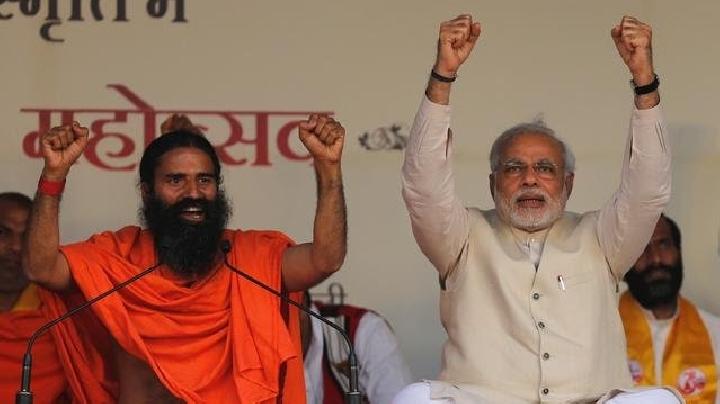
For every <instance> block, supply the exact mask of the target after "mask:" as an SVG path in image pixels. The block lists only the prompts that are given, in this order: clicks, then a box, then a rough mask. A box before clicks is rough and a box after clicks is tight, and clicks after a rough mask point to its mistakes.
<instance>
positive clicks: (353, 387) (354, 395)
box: [221, 240, 361, 404]
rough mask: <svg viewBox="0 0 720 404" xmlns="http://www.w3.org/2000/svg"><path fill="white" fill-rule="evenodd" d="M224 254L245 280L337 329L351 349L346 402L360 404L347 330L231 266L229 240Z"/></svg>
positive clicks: (353, 359)
mask: <svg viewBox="0 0 720 404" xmlns="http://www.w3.org/2000/svg"><path fill="white" fill-rule="evenodd" d="M221 248H222V252H223V255H224V258H225V266H227V267H228V268H230V270H231V271H233V272H235V273H236V274H238V275H240V276H242V277H243V278H245V279H247V280H249V281H250V282H252V283H254V284H255V285H257V286H259V287H261V288H262V289H264V290H266V291H267V292H270V293H272V294H273V295H275V296H277V297H279V298H280V299H281V300H282V301H284V302H285V303H288V304H291V305H293V306H295V307H297V308H298V309H300V310H301V311H303V312H304V313H306V314H307V315H309V316H311V317H313V318H316V319H318V320H320V321H322V322H323V323H324V324H327V325H328V326H330V327H331V328H333V329H335V330H336V331H337V332H339V333H340V335H342V336H343V338H344V339H345V342H346V343H347V344H348V347H349V348H350V353H349V354H348V364H349V365H350V391H348V392H347V393H346V402H347V403H348V404H360V398H361V395H360V389H359V388H358V374H359V366H358V359H357V355H355V348H354V347H353V344H352V342H350V337H349V336H348V335H347V333H346V332H345V330H343V329H342V328H341V327H339V326H338V325H337V324H335V323H333V322H332V321H330V320H328V319H326V318H325V317H323V316H321V315H319V314H317V313H315V312H314V311H312V310H310V309H308V308H306V307H304V306H303V305H301V304H300V303H298V302H296V301H294V300H292V299H290V298H289V297H287V295H284V294H282V293H280V292H278V291H277V290H275V289H273V288H271V287H270V286H268V285H266V284H264V283H263V282H260V281H259V280H257V279H255V278H254V277H252V276H251V275H250V274H247V273H245V272H243V271H240V270H238V269H237V268H235V267H234V266H233V265H231V264H230V262H229V261H228V253H229V252H230V248H231V247H230V241H229V240H223V241H222V245H221Z"/></svg>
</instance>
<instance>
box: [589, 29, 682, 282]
mask: <svg viewBox="0 0 720 404" xmlns="http://www.w3.org/2000/svg"><path fill="white" fill-rule="evenodd" d="M611 36H612V38H613V40H614V41H615V45H616V47H617V49H618V53H619V54H620V57H621V58H622V59H623V61H624V62H625V64H626V65H627V67H628V70H629V71H630V74H631V75H632V77H633V81H634V82H635V84H636V85H646V84H650V83H651V82H652V81H653V79H654V77H655V74H654V70H653V64H652V46H651V44H652V41H651V40H652V30H651V28H650V26H649V25H647V24H644V23H642V22H640V21H638V20H637V19H635V18H633V17H628V16H626V17H623V19H622V21H620V23H619V24H618V25H616V26H615V27H614V28H613V29H612V31H611ZM634 101H635V108H636V110H635V111H634V112H633V116H632V119H631V122H630V133H629V138H628V141H627V147H626V150H625V156H624V159H623V169H622V179H621V182H620V187H619V188H618V190H617V192H615V194H614V195H613V197H612V198H611V199H610V201H608V202H607V203H606V204H605V206H603V208H602V210H601V211H600V217H599V223H598V236H599V240H600V244H601V247H602V248H603V251H604V252H605V256H606V257H607V259H608V263H609V265H610V268H611V270H612V271H613V273H614V274H615V276H617V277H618V278H619V279H622V277H623V276H624V274H625V272H627V270H628V269H629V268H630V266H632V264H633V263H634V262H635V260H636V259H637V257H638V256H639V255H640V254H641V253H642V251H643V249H644V248H645V246H646V245H647V243H648V241H649V240H650V236H651V235H652V232H653V229H654V228H655V223H657V220H658V218H659V216H660V213H662V211H663V209H664V208H665V205H666V204H667V202H668V200H669V199H670V187H671V184H670V180H671V170H670V144H669V142H668V139H667V129H666V128H665V124H664V122H663V119H662V113H661V110H660V106H659V105H658V104H659V103H660V94H659V92H658V91H657V90H656V91H654V92H652V93H650V94H644V95H636V96H635V100H634Z"/></svg>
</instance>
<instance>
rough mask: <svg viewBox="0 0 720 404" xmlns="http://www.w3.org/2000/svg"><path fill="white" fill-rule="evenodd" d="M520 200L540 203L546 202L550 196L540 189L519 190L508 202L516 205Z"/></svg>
mask: <svg viewBox="0 0 720 404" xmlns="http://www.w3.org/2000/svg"><path fill="white" fill-rule="evenodd" d="M522 199H539V200H542V201H547V200H548V199H550V195H549V194H548V193H547V192H546V191H545V190H544V189H542V188H525V189H520V190H519V191H517V192H516V193H515V194H513V196H512V197H511V198H510V201H511V202H512V203H516V202H518V201H520V200H522Z"/></svg>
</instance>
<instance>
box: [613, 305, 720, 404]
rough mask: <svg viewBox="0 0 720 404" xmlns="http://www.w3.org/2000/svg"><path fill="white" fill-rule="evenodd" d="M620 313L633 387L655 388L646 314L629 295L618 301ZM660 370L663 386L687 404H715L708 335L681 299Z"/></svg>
mask: <svg viewBox="0 0 720 404" xmlns="http://www.w3.org/2000/svg"><path fill="white" fill-rule="evenodd" d="M619 309H620V317H621V318H622V320H623V324H624V326H625V337H626V339H627V349H628V360H629V364H630V371H631V373H632V375H633V380H634V381H635V385H636V386H654V385H657V384H658V383H657V382H656V377H655V360H654V358H655V355H654V353H653V343H652V335H651V332H650V326H649V325H648V323H647V319H646V318H645V313H644V312H643V310H642V308H641V307H640V305H639V304H638V303H637V301H635V299H634V298H633V297H632V296H631V295H630V293H629V292H625V293H624V294H623V295H622V297H621V298H620V308H619ZM662 370H663V371H662V384H663V385H666V386H672V387H674V388H675V389H677V390H678V391H679V392H680V393H681V394H682V395H683V397H684V398H685V401H686V402H687V403H688V404H694V403H714V402H715V394H716V392H717V369H716V366H715V356H714V354H713V349H712V343H711V340H710V335H709V333H708V331H707V329H706V328H705V324H704V323H703V321H702V318H700V314H699V313H698V311H697V309H696V308H695V306H694V305H693V304H692V303H690V302H689V301H687V300H686V299H684V298H682V297H680V298H679V301H678V314H677V316H676V318H675V320H673V323H672V328H671V331H670V335H669V336H668V338H667V341H666V342H665V352H664V353H663V365H662Z"/></svg>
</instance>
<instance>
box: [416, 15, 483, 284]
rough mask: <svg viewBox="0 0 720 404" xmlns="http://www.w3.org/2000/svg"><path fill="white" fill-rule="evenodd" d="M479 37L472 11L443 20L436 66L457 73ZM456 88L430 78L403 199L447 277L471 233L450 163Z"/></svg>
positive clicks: (421, 241)
mask: <svg viewBox="0 0 720 404" xmlns="http://www.w3.org/2000/svg"><path fill="white" fill-rule="evenodd" d="M479 36H480V24H479V23H473V22H472V17H470V16H469V15H460V16H458V17H457V18H455V19H454V20H451V21H447V22H443V23H442V24H441V25H440V33H439V37H438V51H437V58H436V61H435V65H434V66H433V70H434V71H435V72H436V73H437V74H439V75H441V76H444V77H448V78H451V77H455V75H456V74H457V71H458V69H459V68H460V65H461V64H462V63H464V62H465V60H466V59H467V58H468V56H469V55H470V52H471V51H472V49H473V47H474V45H475V42H476V41H477V39H478V37H479ZM450 90H451V83H446V82H442V81H439V80H436V79H434V78H432V77H431V78H430V80H429V82H428V86H427V89H426V91H425V94H426V96H427V99H425V100H423V102H422V104H421V105H420V109H419V111H418V113H417V115H416V116H415V121H414V123H413V127H412V129H411V131H410V140H409V142H408V147H407V149H406V150H405V161H404V163H403V168H402V185H403V199H404V200H405V206H406V207H407V209H408V212H409V213H410V221H411V223H412V229H413V235H414V236H415V240H416V241H417V243H418V246H419V247H420V249H421V250H422V252H423V254H425V255H426V256H427V257H428V259H429V260H430V262H432V264H433V265H434V266H435V268H436V269H437V270H438V272H439V273H440V275H441V277H443V278H444V277H446V276H447V275H448V274H449V273H450V272H451V271H452V269H453V268H454V266H455V263H456V261H457V258H458V256H459V254H460V252H461V251H462V248H463V245H464V243H465V240H466V239H467V232H468V219H467V211H466V210H465V208H464V207H463V204H462V202H461V201H460V199H459V198H458V197H457V195H456V193H455V179H454V177H453V173H452V167H451V162H450V154H451V139H450V137H451V136H450V135H451V134H450V107H449V106H448V104H449V102H450Z"/></svg>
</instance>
